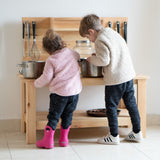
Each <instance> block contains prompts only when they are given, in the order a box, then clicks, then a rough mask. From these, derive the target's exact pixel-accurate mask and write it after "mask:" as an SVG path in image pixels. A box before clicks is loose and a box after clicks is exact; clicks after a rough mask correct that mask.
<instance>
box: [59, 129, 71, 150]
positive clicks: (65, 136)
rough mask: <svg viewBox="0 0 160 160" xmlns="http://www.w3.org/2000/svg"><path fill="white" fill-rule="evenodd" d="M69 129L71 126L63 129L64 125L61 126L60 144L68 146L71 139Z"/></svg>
mask: <svg viewBox="0 0 160 160" xmlns="http://www.w3.org/2000/svg"><path fill="white" fill-rule="evenodd" d="M69 129H70V127H68V128H67V129H63V127H62V126H61V135H60V139H59V145H60V146H61V147H67V146H68V143H69V140H68V133H69Z"/></svg>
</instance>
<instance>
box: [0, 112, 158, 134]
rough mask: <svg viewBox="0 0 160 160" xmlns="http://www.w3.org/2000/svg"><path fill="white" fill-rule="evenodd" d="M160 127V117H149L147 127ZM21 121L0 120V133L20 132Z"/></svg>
mask: <svg viewBox="0 0 160 160" xmlns="http://www.w3.org/2000/svg"><path fill="white" fill-rule="evenodd" d="M153 125H155V126H156V125H160V115H151V114H149V115H147V126H153ZM20 130H21V120H20V119H7V120H0V132H5V131H20Z"/></svg>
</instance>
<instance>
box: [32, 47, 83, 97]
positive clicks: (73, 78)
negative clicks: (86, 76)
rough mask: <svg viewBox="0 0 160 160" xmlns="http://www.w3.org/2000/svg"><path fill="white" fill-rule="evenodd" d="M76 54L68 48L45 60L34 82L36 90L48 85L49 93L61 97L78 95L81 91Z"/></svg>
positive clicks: (77, 55) (77, 56)
mask: <svg viewBox="0 0 160 160" xmlns="http://www.w3.org/2000/svg"><path fill="white" fill-rule="evenodd" d="M79 59H80V56H79V54H78V53H77V52H74V51H72V50H71V49H69V48H63V49H61V50H59V51H56V52H55V53H54V54H53V55H51V56H49V57H48V59H47V60H46V64H45V67H44V71H43V74H42V75H41V76H40V77H39V78H38V79H36V80H35V82H34V85H35V87H36V88H41V87H44V86H46V85H47V84H49V90H50V92H51V93H56V94H58V95H61V96H71V95H76V94H79V93H80V92H81V90H82V84H81V79H80V69H79V65H78V62H77V61H78V60H79Z"/></svg>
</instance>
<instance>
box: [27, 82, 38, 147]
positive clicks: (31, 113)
mask: <svg viewBox="0 0 160 160" xmlns="http://www.w3.org/2000/svg"><path fill="white" fill-rule="evenodd" d="M30 82H31V81H26V143H28V144H32V143H35V142H36V88H34V87H33V86H32V85H31V83H30Z"/></svg>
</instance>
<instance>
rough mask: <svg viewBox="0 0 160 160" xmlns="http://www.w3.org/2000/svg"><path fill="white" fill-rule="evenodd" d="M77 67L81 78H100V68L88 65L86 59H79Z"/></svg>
mask: <svg viewBox="0 0 160 160" xmlns="http://www.w3.org/2000/svg"><path fill="white" fill-rule="evenodd" d="M79 65H80V68H81V74H82V76H83V77H102V67H99V66H95V65H93V64H91V63H89V62H88V61H87V58H81V59H80V60H79Z"/></svg>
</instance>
